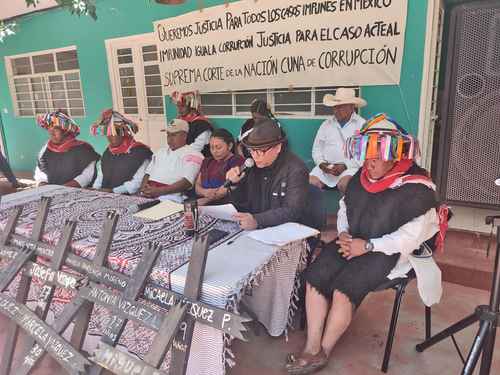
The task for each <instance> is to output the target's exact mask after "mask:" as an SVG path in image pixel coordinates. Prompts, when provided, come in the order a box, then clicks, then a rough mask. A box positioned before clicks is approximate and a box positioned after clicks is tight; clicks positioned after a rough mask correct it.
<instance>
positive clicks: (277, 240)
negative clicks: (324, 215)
mask: <svg viewBox="0 0 500 375" xmlns="http://www.w3.org/2000/svg"><path fill="white" fill-rule="evenodd" d="M318 234H319V231H317V230H316V229H313V228H310V227H308V226H305V225H302V224H298V223H285V224H281V225H277V226H275V227H269V228H265V229H258V230H253V231H251V232H249V233H248V234H246V235H247V236H248V237H250V238H253V239H254V240H257V241H259V242H263V243H266V244H270V245H277V246H283V245H286V244H287V243H290V242H293V241H297V240H302V239H304V238H308V237H312V236H316V235H318Z"/></svg>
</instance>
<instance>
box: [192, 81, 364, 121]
mask: <svg viewBox="0 0 500 375" xmlns="http://www.w3.org/2000/svg"><path fill="white" fill-rule="evenodd" d="M354 89H355V91H356V96H359V87H354ZM335 90H336V87H317V88H314V87H299V88H294V89H293V90H292V89H288V88H281V89H272V90H271V89H270V90H265V89H263V90H246V91H232V92H231V91H224V92H210V93H206V94H201V103H202V108H203V113H204V114H206V115H208V116H250V103H252V101H253V100H254V99H262V100H265V101H266V102H267V103H268V104H269V106H270V107H271V111H272V112H273V113H274V114H275V115H277V116H288V117H326V116H330V115H331V113H332V111H331V109H330V108H329V107H325V106H324V105H323V96H325V94H335Z"/></svg>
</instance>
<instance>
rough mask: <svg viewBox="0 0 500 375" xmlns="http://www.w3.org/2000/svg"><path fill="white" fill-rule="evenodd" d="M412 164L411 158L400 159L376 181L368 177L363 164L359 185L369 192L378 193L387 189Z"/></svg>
mask: <svg viewBox="0 0 500 375" xmlns="http://www.w3.org/2000/svg"><path fill="white" fill-rule="evenodd" d="M412 165H413V160H409V159H404V160H400V161H398V162H396V164H394V166H393V167H392V169H391V170H390V171H389V172H387V173H386V174H385V176H383V177H382V178H380V179H379V180H376V181H373V180H371V179H370V178H369V177H368V171H367V169H366V168H365V167H364V166H363V169H362V170H361V185H362V186H363V188H364V189H365V190H366V191H367V192H369V193H380V192H381V191H384V190H387V189H389V188H390V187H391V185H392V184H393V183H394V182H395V181H396V179H398V178H399V177H402V176H403V175H404V174H405V173H406V172H407V171H408V170H409V169H410V167H411V166H412Z"/></svg>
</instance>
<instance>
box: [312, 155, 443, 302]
mask: <svg viewBox="0 0 500 375" xmlns="http://www.w3.org/2000/svg"><path fill="white" fill-rule="evenodd" d="M360 174H361V169H360V170H359V171H358V173H356V174H355V175H354V176H353V178H352V179H351V181H350V182H349V184H348V186H347V191H346V194H345V198H344V199H345V205H346V209H347V220H348V223H349V234H351V235H352V237H353V238H361V239H364V240H369V239H373V238H379V237H382V236H383V235H385V234H389V233H392V232H395V231H396V230H397V229H399V228H400V227H401V226H403V225H404V224H406V223H408V222H410V221H411V220H413V219H415V218H417V217H419V216H421V215H424V214H425V213H426V212H427V211H429V210H430V209H431V208H435V207H437V202H436V197H435V193H434V191H433V190H432V189H430V188H428V187H427V186H425V185H423V184H417V183H415V184H405V185H402V186H401V187H399V188H397V189H387V190H384V191H382V192H379V193H370V192H368V191H366V190H365V189H364V188H363V186H362V185H361V180H360ZM406 174H421V175H425V170H423V169H422V168H420V167H418V166H417V165H415V164H414V165H413V166H412V167H411V168H410V169H409V170H408V172H407V173H406ZM338 250H339V245H337V244H336V243H335V241H332V242H330V243H329V244H328V245H326V246H325V248H324V249H323V250H322V251H321V253H320V255H319V256H318V257H317V258H316V260H315V261H314V262H313V263H312V264H311V265H310V266H309V267H308V268H307V269H306V270H305V271H304V277H305V280H306V281H308V282H309V283H310V284H311V285H312V286H313V287H314V288H316V289H317V290H318V291H319V292H320V293H321V294H322V295H323V296H325V297H326V298H327V299H331V298H332V295H333V292H334V291H335V290H338V291H340V292H342V293H343V294H345V295H346V296H347V297H348V298H349V300H350V301H351V302H352V303H353V304H354V305H355V306H356V307H357V306H359V304H360V303H361V301H362V300H363V298H364V297H365V296H366V295H367V294H368V293H369V292H370V291H373V290H375V289H376V288H377V287H378V286H379V285H381V284H382V283H383V282H384V281H386V277H387V276H388V275H389V273H390V272H391V270H392V269H393V268H394V267H395V266H396V263H397V261H398V259H399V256H400V254H394V255H386V254H384V253H382V252H370V253H367V254H364V255H361V256H358V257H355V258H353V259H351V260H349V261H348V260H346V259H344V258H343V257H342V256H341V255H340V254H339V252H338Z"/></svg>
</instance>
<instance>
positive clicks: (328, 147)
mask: <svg viewBox="0 0 500 375" xmlns="http://www.w3.org/2000/svg"><path fill="white" fill-rule="evenodd" d="M364 122H365V120H364V119H363V118H362V117H361V116H359V115H358V114H357V113H353V114H352V116H351V118H350V119H349V121H348V122H347V123H346V124H345V125H344V126H340V124H339V122H338V121H337V120H336V119H335V117H330V118H328V119H327V120H325V121H324V122H323V123H322V124H321V126H320V127H319V129H318V132H317V133H316V137H315V138H314V144H313V148H312V157H313V160H314V163H315V164H316V167H314V169H313V170H312V171H311V176H316V177H318V178H319V179H320V181H321V182H323V183H324V184H325V185H327V186H329V187H335V186H337V182H338V181H339V179H340V178H342V177H343V176H346V175H347V176H352V175H354V174H355V173H356V172H357V170H358V169H359V167H360V166H361V163H360V162H359V161H357V160H349V159H347V158H346V157H345V155H344V145H345V142H346V140H347V138H349V137H351V136H352V135H354V134H355V132H356V131H357V130H359V129H361V126H362V125H363V124H364ZM325 162H326V163H330V164H336V163H342V164H345V165H346V166H347V170H345V171H344V172H343V173H342V174H341V175H340V176H333V175H330V174H326V173H324V172H323V171H322V170H321V169H320V168H319V165H320V164H321V163H325Z"/></svg>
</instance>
